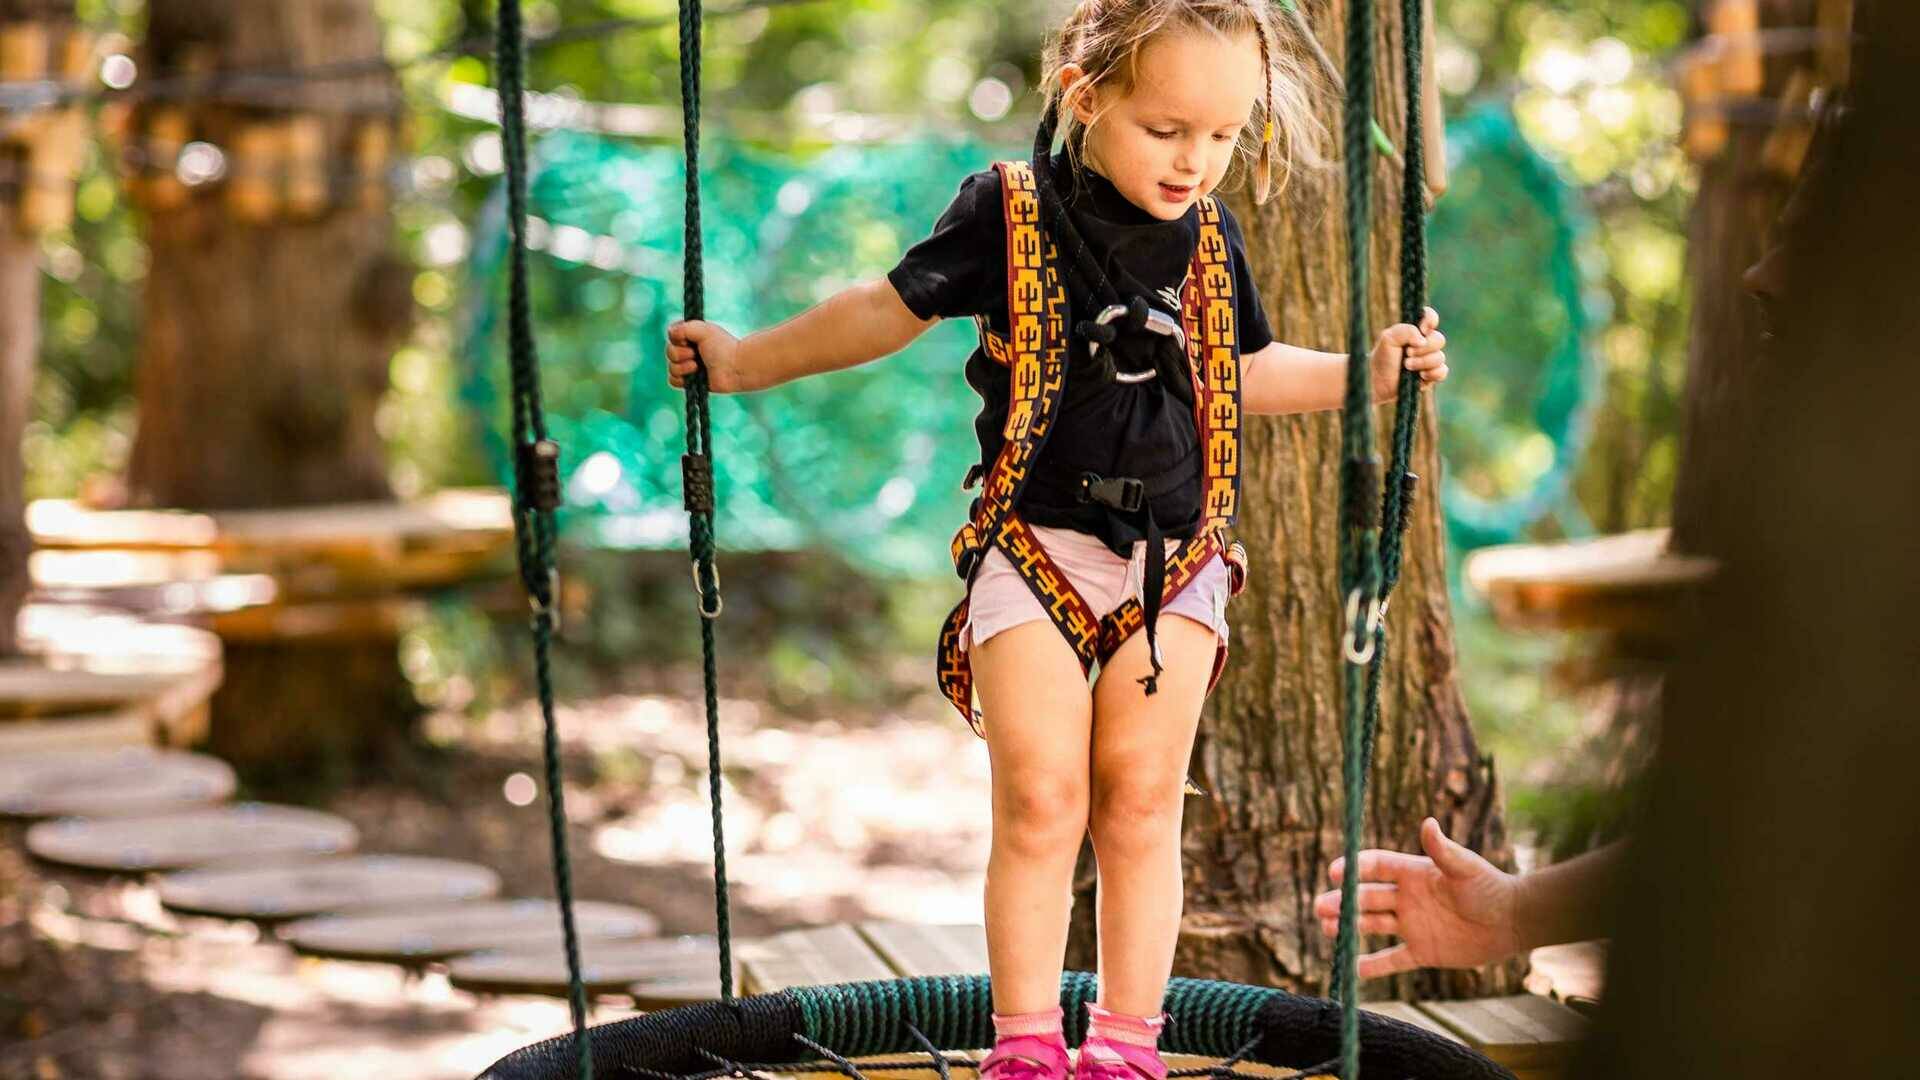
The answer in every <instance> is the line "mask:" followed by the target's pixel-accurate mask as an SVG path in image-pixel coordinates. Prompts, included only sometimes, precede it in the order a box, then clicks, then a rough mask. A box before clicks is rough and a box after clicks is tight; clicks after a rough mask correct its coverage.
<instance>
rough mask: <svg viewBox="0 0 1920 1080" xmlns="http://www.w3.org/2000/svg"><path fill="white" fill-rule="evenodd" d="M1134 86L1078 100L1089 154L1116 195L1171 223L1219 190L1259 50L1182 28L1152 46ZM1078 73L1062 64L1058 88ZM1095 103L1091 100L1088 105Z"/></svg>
mask: <svg viewBox="0 0 1920 1080" xmlns="http://www.w3.org/2000/svg"><path fill="white" fill-rule="evenodd" d="M1136 59H1137V63H1136V67H1135V71H1134V85H1133V88H1132V90H1131V92H1128V93H1125V94H1122V93H1120V92H1119V90H1118V89H1117V85H1116V84H1112V83H1110V84H1107V85H1103V86H1101V87H1099V88H1097V90H1096V91H1095V93H1094V94H1093V95H1086V94H1082V95H1081V96H1080V98H1079V100H1077V101H1076V102H1075V103H1074V113H1075V115H1076V116H1078V117H1079V118H1080V121H1081V122H1082V123H1084V124H1088V125H1089V126H1088V128H1087V133H1086V156H1087V159H1088V164H1089V165H1090V166H1092V167H1093V168H1094V170H1095V171H1097V172H1099V173H1100V174H1101V175H1103V176H1105V177H1106V178H1107V179H1108V180H1110V181H1112V182H1113V186H1114V187H1115V188H1117V189H1118V190H1119V192H1120V194H1122V195H1124V196H1126V197H1127V199H1128V201H1130V202H1132V203H1133V204H1134V205H1135V206H1138V207H1139V208H1141V209H1142V210H1145V211H1146V212H1147V213H1149V214H1152V215H1153V216H1154V217H1157V218H1160V219H1161V220H1163V221H1174V220H1177V219H1178V218H1180V217H1181V216H1182V215H1183V214H1185V213H1186V212H1187V208H1188V207H1190V206H1192V205H1193V204H1194V203H1195V202H1197V201H1198V200H1199V199H1200V198H1201V197H1202V196H1204V195H1207V194H1209V193H1210V192H1212V191H1213V189H1214V188H1215V187H1217V186H1218V185H1219V183H1220V180H1221V178H1222V177H1224V176H1225V175H1226V173H1227V166H1228V165H1229V164H1231V163H1232V161H1233V154H1234V148H1235V146H1236V144H1237V143H1238V141H1239V138H1240V132H1241V131H1242V130H1243V129H1244V128H1245V127H1246V126H1247V121H1248V119H1249V118H1250V117H1251V116H1252V115H1253V106H1254V102H1255V101H1256V100H1257V99H1258V97H1259V95H1260V93H1261V91H1262V89H1264V83H1263V81H1262V78H1263V73H1262V71H1261V63H1260V42H1259V39H1258V38H1256V37H1255V36H1254V35H1253V33H1252V32H1247V33H1244V34H1240V35H1237V36H1231V37H1229V36H1223V35H1220V34H1216V33H1213V32H1211V31H1208V30H1196V29H1190V28H1184V29H1180V30H1174V31H1169V32H1167V33H1163V34H1160V35H1158V36H1157V37H1155V38H1154V39H1153V40H1151V41H1149V42H1148V43H1147V45H1146V47H1145V48H1144V49H1142V50H1141V51H1140V53H1139V55H1138V57H1137V58H1136ZM1082 74H1083V72H1082V71H1081V70H1080V69H1079V68H1078V67H1075V66H1074V65H1071V64H1069V65H1067V66H1066V67H1065V68H1064V69H1063V70H1062V71H1061V72H1060V79H1061V84H1062V85H1063V86H1071V85H1072V84H1073V83H1074V82H1075V81H1076V80H1078V79H1079V78H1080V77H1081V75H1082ZM1089 97H1093V98H1095V99H1096V100H1091V101H1090V100H1088V98H1089Z"/></svg>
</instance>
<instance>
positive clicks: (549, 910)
mask: <svg viewBox="0 0 1920 1080" xmlns="http://www.w3.org/2000/svg"><path fill="white" fill-rule="evenodd" d="M573 917H574V924H575V925H576V926H577V927H578V928H579V931H580V938H581V940H582V941H606V940H612V939H619V938H639V937H653V936H655V935H656V934H658V933H659V932H660V923H659V920H657V919H655V918H654V917H653V916H652V915H650V914H648V913H647V912H644V911H641V910H640V909H639V908H632V907H628V906H626V905H625V904H605V903H597V902H594V901H587V900H583V901H580V902H578V903H575V904H574V905H573ZM280 936H281V937H282V938H284V939H285V940H286V941H287V943H288V944H290V945H292V946H293V947H294V949H295V950H297V951H299V952H302V953H306V954H308V955H309V956H327V957H333V958H335V959H340V960H379V961H385V962H388V963H398V964H407V963H420V962H423V961H427V960H444V959H446V958H448V957H452V956H459V955H461V954H463V953H470V952H480V951H482V950H488V949H505V948H525V947H530V946H532V945H536V944H546V943H555V942H558V941H560V905H559V904H557V903H555V902H554V901H551V900H489V901H482V902H479V903H470V904H457V905H449V906H446V907H439V908H427V909H422V910H418V911H403V912H383V913H377V914H366V915H334V916H330V917H327V918H323V919H303V920H301V921H300V922H297V923H293V924H291V925H289V926H286V927H284V928H283V929H282V930H281V931H280Z"/></svg>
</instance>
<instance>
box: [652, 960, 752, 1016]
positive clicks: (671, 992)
mask: <svg viewBox="0 0 1920 1080" xmlns="http://www.w3.org/2000/svg"><path fill="white" fill-rule="evenodd" d="M713 966H714V970H713V971H710V972H708V973H707V974H705V975H686V976H680V977H675V978H664V979H647V980H645V981H642V982H637V983H634V984H633V985H631V986H629V987H627V990H626V993H627V996H628V997H630V998H632V999H633V1004H634V1007H635V1008H640V1009H647V1010H653V1009H677V1008H679V1007H680V1006H682V1005H698V1004H700V1003H701V1002H705V1001H719V1000H720V970H719V968H720V962H719V961H718V960H716V961H714V965H713ZM733 990H734V993H736V994H737V993H739V992H740V977H739V976H738V975H735V976H734V979H733Z"/></svg>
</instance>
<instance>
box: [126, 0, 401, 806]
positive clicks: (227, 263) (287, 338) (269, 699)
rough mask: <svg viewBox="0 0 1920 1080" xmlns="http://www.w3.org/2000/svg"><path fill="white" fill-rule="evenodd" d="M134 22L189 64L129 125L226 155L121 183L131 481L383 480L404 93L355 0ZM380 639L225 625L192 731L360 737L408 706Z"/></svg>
mask: <svg viewBox="0 0 1920 1080" xmlns="http://www.w3.org/2000/svg"><path fill="white" fill-rule="evenodd" d="M147 35H148V36H147V42H146V49H147V53H148V56H147V58H146V61H145V64H144V67H145V68H146V69H148V70H153V71H157V72H165V73H168V74H170V75H173V74H177V73H181V72H186V73H194V74H205V75H206V77H205V78H204V79H202V80H200V81H198V82H197V83H194V84H192V85H191V87H190V89H189V91H188V93H187V94H186V95H184V100H182V99H173V98H169V97H168V96H166V95H161V96H160V97H158V98H157V99H156V100H154V101H151V102H148V103H146V104H145V105H143V106H142V112H141V115H140V116H139V118H137V119H136V121H135V124H134V129H135V130H136V131H140V132H143V133H145V134H146V137H147V142H146V148H147V150H148V151H149V152H150V153H151V152H154V151H155V147H156V143H157V141H158V140H157V139H156V138H155V136H154V133H155V132H157V131H160V130H163V129H171V130H172V131H174V132H176V133H177V134H176V135H175V136H174V137H175V138H176V139H190V140H194V141H198V142H204V143H209V144H212V145H213V146H216V147H219V148H220V149H221V151H222V153H223V155H224V166H225V171H224V175H223V176H219V177H216V178H214V179H211V180H209V181H207V182H205V183H203V184H201V185H199V186H198V187H196V188H191V189H188V190H187V191H185V192H181V191H180V189H179V188H177V187H174V188H173V189H172V192H173V193H172V195H171V197H169V198H167V199H165V200H161V199H159V198H157V197H156V196H155V192H156V191H157V190H160V189H161V187H162V186H171V185H174V184H175V183H176V179H175V174H174V168H173V153H172V152H171V151H170V150H169V151H167V152H164V153H162V154H161V155H160V156H159V158H158V159H157V160H154V161H153V162H152V163H151V164H150V165H149V167H148V171H147V172H146V173H145V174H143V177H142V181H141V187H140V188H139V189H138V190H140V191H142V192H144V193H145V195H144V196H143V197H144V198H145V199H146V205H147V207H148V215H147V242H148V247H149V250H150V253H151V259H150V269H149V271H148V274H147V280H146V295H145V315H146V319H145V325H144V328H143V332H142V335H141V341H140V352H139V368H138V372H137V377H136V392H137V397H138V432H137V435H136V437H135V440H134V445H133V452H132V459H131V462H130V464H129V469H128V493H129V498H130V501H131V502H132V503H134V504H135V505H142V506H162V507H185V508H192V509H198V510H219V509H261V508H273V507H290V506H300V505H312V504H322V503H339V502H359V501H378V500H385V499H389V498H391V497H392V495H393V491H392V488H391V486H390V484H389V482H388V478H387V471H386V462H385V454H384V451H383V447H382V444H381V439H380V435H379V432H378V431H377V430H376V425H375V411H376V409H377V407H378V405H379V403H380V399H381V396H382V395H383V394H384V393H385V391H386V389H387V381H388V366H389V361H390V358H391V355H392V352H393V349H394V347H395V346H396V345H398V344H399V342H400V341H401V339H402V338H403V337H404V335H405V333H406V331H407V329H408V327H409V324H410V320H411V312H412V303H413V301H412V292H411V276H410V273H409V271H408V269H407V267H406V266H405V264H404V263H403V262H401V261H399V260H397V259H395V258H394V257H393V256H392V255H391V254H390V249H391V246H392V239H393V221H392V215H391V213H390V210H389V204H388V198H387V193H386V170H387V168H388V167H389V166H390V164H391V162H390V159H389V158H388V156H387V148H388V147H390V146H391V145H393V144H394V143H396V142H397V139H396V138H395V137H394V133H395V132H396V131H397V129H398V124H399V117H400V113H401V105H402V103H401V101H400V97H399V91H398V86H397V82H396V80H395V78H394V75H393V72H392V71H391V70H390V69H388V68H387V67H386V66H385V65H384V64H382V63H380V62H379V61H378V58H379V57H380V56H381V30H380V24H379V22H378V21H377V20H376V19H375V17H374V12H373V6H372V3H371V0H280V2H277V3H259V2H258V0H151V3H150V4H149V7H148V29H147ZM369 58H372V60H373V63H372V64H371V65H369V66H368V67H367V68H365V69H364V70H362V69H360V68H358V66H357V65H355V70H354V71H353V72H351V73H349V74H345V75H343V74H341V72H340V70H339V69H341V68H343V67H346V66H348V65H349V64H351V63H352V62H357V61H362V60H367V59H369ZM329 65H331V66H332V67H333V68H334V69H335V70H334V71H332V72H331V73H329V74H327V75H326V76H325V77H323V78H314V77H307V78H288V77H286V76H285V74H284V73H286V72H289V71H311V70H313V69H324V68H326V67H328V66H329ZM261 71H267V72H273V73H279V74H275V75H270V76H268V77H264V78H263V77H260V76H259V75H258V73H259V72H261ZM296 129H298V130H296ZM296 145H303V146H304V147H305V149H304V150H300V149H296ZM370 147H371V148H372V149H371V152H370V150H369V148H370ZM303 154H304V156H302V155H303ZM301 178H304V180H305V183H306V187H305V194H304V196H303V195H301V194H300V190H301V189H300V184H301ZM396 653H397V650H396V647H395V642H394V641H393V640H392V639H391V638H389V637H380V636H375V637H372V638H371V639H369V640H365V641H351V642H342V643H316V642H309V641H288V642H272V641H266V642H235V641H229V642H228V643H227V654H226V671H227V677H226V681H225V683H224V684H223V686H222V687H221V690H220V692H219V693H218V694H217V695H216V696H215V698H214V703H213V725H212V731H211V735H210V739H209V741H210V748H211V749H212V750H213V751H214V752H216V753H220V754H222V755H223V756H226V757H228V758H230V759H232V760H235V761H236V762H239V763H241V764H244V765H248V766H250V768H251V771H252V772H253V773H254V774H256V775H257V776H264V775H268V774H269V773H273V772H280V773H285V772H289V771H290V772H291V773H293V774H294V775H306V776H312V775H315V772H314V767H315V766H318V767H322V768H324V767H326V766H333V767H341V768H343V767H347V766H350V765H351V764H352V763H353V762H354V761H356V760H358V759H360V758H363V757H367V756H371V755H372V754H373V753H375V752H376V751H377V750H378V749H379V748H380V746H381V744H382V742H383V741H384V740H383V739H382V736H383V735H384V734H386V733H391V732H398V731H404V730H405V729H406V725H407V724H408V723H409V722H410V721H411V720H412V719H413V718H414V717H415V716H417V714H418V706H417V705H415V704H413V702H412V698H411V694H410V693H409V691H408V685H407V683H406V680H405V677H404V675H403V673H402V672H401V670H400V667H399V663H398V659H397V655H396ZM318 703H324V705H321V704H318Z"/></svg>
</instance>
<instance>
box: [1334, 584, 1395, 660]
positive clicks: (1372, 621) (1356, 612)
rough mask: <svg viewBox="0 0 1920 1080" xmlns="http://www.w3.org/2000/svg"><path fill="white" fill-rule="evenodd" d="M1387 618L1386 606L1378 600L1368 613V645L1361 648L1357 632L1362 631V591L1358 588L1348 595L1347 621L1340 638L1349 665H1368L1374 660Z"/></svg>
mask: <svg viewBox="0 0 1920 1080" xmlns="http://www.w3.org/2000/svg"><path fill="white" fill-rule="evenodd" d="M1386 617H1387V615H1386V605H1384V604H1382V603H1381V602H1380V601H1379V600H1377V599H1376V600H1375V601H1374V602H1373V606H1372V610H1370V611H1369V612H1368V613H1367V630H1366V635H1367V643H1366V647H1365V648H1364V649H1363V648H1361V647H1360V645H1359V643H1358V641H1357V640H1356V637H1357V635H1356V631H1358V630H1359V629H1360V590H1359V589H1357V588H1356V589H1354V590H1353V591H1352V592H1350V593H1348V594H1347V621H1346V625H1345V629H1344V630H1342V631H1341V635H1340V636H1341V645H1342V646H1343V648H1344V650H1345V652H1346V654H1347V662H1348V663H1350V664H1356V665H1357V664H1366V663H1369V662H1371V661H1372V660H1373V652H1374V648H1375V647H1376V646H1377V645H1378V644H1379V642H1378V640H1377V635H1378V634H1379V632H1380V627H1381V625H1382V624H1383V623H1385V621H1386Z"/></svg>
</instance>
